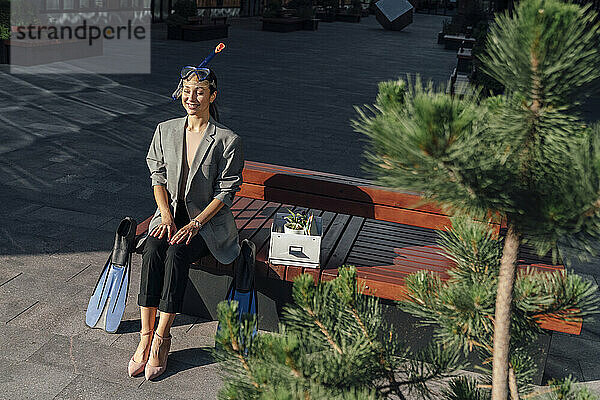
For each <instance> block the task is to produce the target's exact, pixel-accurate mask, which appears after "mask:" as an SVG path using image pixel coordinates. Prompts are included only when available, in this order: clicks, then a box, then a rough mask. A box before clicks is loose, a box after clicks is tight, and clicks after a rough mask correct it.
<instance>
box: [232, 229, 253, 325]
mask: <svg viewBox="0 0 600 400" xmlns="http://www.w3.org/2000/svg"><path fill="white" fill-rule="evenodd" d="M255 258H256V245H255V244H254V243H253V242H252V241H250V240H248V239H244V240H243V241H242V244H241V250H240V256H239V257H238V258H237V259H236V261H235V263H234V265H233V281H231V285H229V289H228V290H227V296H226V297H225V300H229V301H231V300H235V301H237V302H238V310H239V314H240V320H241V319H242V316H243V315H244V314H251V315H256V314H257V313H258V304H257V295H256V287H255V286H254V281H255V280H254V270H255V268H254V264H255ZM256 331H257V327H256V326H255V327H254V333H256Z"/></svg>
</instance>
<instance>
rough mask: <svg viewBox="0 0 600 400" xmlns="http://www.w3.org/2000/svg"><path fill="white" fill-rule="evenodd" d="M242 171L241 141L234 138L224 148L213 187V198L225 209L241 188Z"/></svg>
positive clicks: (229, 205) (242, 154)
mask: <svg viewBox="0 0 600 400" xmlns="http://www.w3.org/2000/svg"><path fill="white" fill-rule="evenodd" d="M243 169H244V152H243V149H242V140H241V139H240V137H239V136H236V137H235V138H234V139H233V140H232V141H231V142H230V143H229V144H227V145H226V146H225V149H224V151H223V157H222V158H221V160H220V161H219V172H218V175H217V179H216V181H215V186H214V198H215V199H219V200H221V201H222V202H223V203H224V204H225V205H226V206H227V207H231V205H232V204H233V197H234V196H235V193H236V192H238V191H239V190H240V187H241V186H242V171H243Z"/></svg>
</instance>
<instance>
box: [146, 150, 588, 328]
mask: <svg viewBox="0 0 600 400" xmlns="http://www.w3.org/2000/svg"><path fill="white" fill-rule="evenodd" d="M243 176H244V184H243V185H242V188H241V191H240V192H238V194H237V196H236V198H235V201H234V203H233V205H232V207H231V210H232V212H233V214H234V217H235V220H236V224H237V227H238V230H239V235H240V240H242V239H245V238H248V239H250V240H252V241H253V242H254V243H255V244H256V248H257V256H256V260H257V269H256V271H257V276H258V277H259V278H261V279H259V281H261V285H262V283H264V282H268V283H265V286H263V288H264V289H265V292H266V293H267V292H268V293H267V294H266V295H265V296H263V301H262V302H261V298H260V297H259V304H261V303H262V304H261V311H262V312H261V318H267V319H268V320H269V321H270V322H267V323H266V324H264V325H263V326H262V328H263V329H270V328H271V329H276V327H277V324H276V322H277V318H272V317H273V316H269V315H268V314H269V313H271V312H273V313H276V311H278V310H279V309H280V307H281V306H282V305H283V304H284V303H285V302H286V301H289V299H290V297H289V295H290V293H289V289H290V285H291V282H292V281H293V280H294V278H296V277H297V276H298V275H300V274H302V273H308V274H311V275H313V277H314V278H315V281H318V280H321V279H322V280H330V279H334V278H335V277H336V276H337V274H338V268H339V267H340V266H341V265H344V264H351V265H355V266H356V267H357V272H358V278H359V280H360V281H361V282H363V283H364V284H365V285H366V286H367V292H368V294H371V295H375V296H377V297H379V298H381V299H385V300H392V301H393V300H400V299H402V298H403V296H404V294H405V286H404V278H405V277H406V276H407V275H409V274H411V273H414V272H416V271H419V270H428V271H432V272H436V273H439V274H440V276H441V277H442V279H447V278H448V274H447V270H448V269H449V268H452V263H451V262H450V261H449V260H448V259H447V258H445V257H444V256H443V255H441V254H440V252H441V249H440V248H439V247H438V246H437V239H438V234H437V232H438V231H439V230H441V229H444V228H445V227H447V226H450V219H449V216H448V215H446V214H445V213H444V212H443V211H442V210H441V209H440V208H438V207H437V206H435V205H432V204H423V203H422V198H421V196H420V195H419V194H418V193H412V192H405V191H393V190H389V189H386V188H382V187H379V186H376V185H373V184H372V183H371V182H370V181H368V180H364V179H359V178H351V177H346V176H340V175H335V174H328V173H323V172H315V171H309V170H302V169H296V168H288V167H282V166H277V165H270V164H262V163H257V162H251V161H247V162H246V163H245V167H244V171H243ZM288 208H289V209H292V210H302V209H309V210H310V211H311V212H312V213H313V214H314V215H317V216H320V217H322V218H323V237H322V245H321V260H320V262H321V266H320V268H306V267H297V266H287V265H273V264H270V263H269V262H268V248H269V238H270V227H271V223H272V219H273V216H274V215H275V213H276V212H278V211H279V212H285V211H286V210H287V209H288ZM149 221H150V218H149V219H147V220H146V221H144V223H142V224H140V225H139V226H138V233H139V234H141V233H143V232H144V231H145V230H146V229H147V226H148V223H149ZM492 228H493V229H494V230H495V231H496V232H500V230H501V229H503V225H502V224H501V223H500V221H498V222H495V223H492ZM519 263H520V265H521V267H525V266H527V265H532V266H534V267H535V268H536V270H538V271H549V270H557V269H564V267H562V266H553V265H552V263H551V260H550V259H548V258H539V257H537V256H536V255H535V254H534V253H533V252H532V251H531V249H528V248H525V247H523V248H522V249H521V250H520V254H519ZM194 268H197V269H198V270H199V271H202V272H201V274H202V276H201V277H200V276H197V277H194V276H192V275H190V279H191V280H192V282H193V283H192V286H194V287H195V289H196V291H195V293H192V295H191V296H190V302H189V307H184V308H185V309H186V311H185V312H186V313H191V314H196V312H195V310H196V309H195V307H196V306H195V305H194V302H195V301H198V298H199V297H202V302H203V303H204V305H203V306H202V307H200V308H201V309H202V310H201V311H202V313H204V314H202V313H200V314H201V315H204V316H207V315H206V313H208V314H209V316H211V317H213V318H214V312H213V311H211V310H212V309H214V308H216V303H217V302H218V301H220V300H222V299H223V297H224V296H225V291H226V286H227V282H228V281H227V280H226V281H223V282H220V281H219V282H220V283H219V284H218V285H217V286H220V287H219V288H216V286H215V284H216V283H215V282H217V280H215V279H216V277H217V276H221V277H223V276H225V277H227V278H228V277H229V276H231V274H232V271H231V265H221V264H219V263H217V262H216V260H215V259H214V258H213V257H212V256H209V257H205V258H203V259H201V260H199V261H198V262H197V263H195V266H194ZM198 273H200V272H198ZM191 274H192V272H191ZM229 279H230V278H229ZM257 285H258V283H257ZM188 286H190V285H188ZM209 288H212V290H209ZM215 290H216V291H218V293H216V294H214V293H213V294H211V293H208V292H214V291H215ZM219 291H220V292H219ZM260 291H261V290H260V288H259V292H260ZM192 292H193V290H192ZM198 296H199V297H198ZM207 296H208V298H209V299H208V300H207ZM211 296H212V297H211ZM186 297H187V295H186ZM269 299H270V300H269ZM270 301H273V304H272V305H271V306H270V307H271V311H266V312H265V310H264V307H262V306H263V305H264V304H265V302H267V303H269V302H270ZM209 303H210V304H209ZM196 315H198V314H196ZM540 322H541V326H542V327H543V328H545V329H549V330H554V331H560V332H566V333H572V334H579V333H580V332H581V322H579V323H577V322H568V323H567V322H564V321H558V320H552V319H547V320H544V321H540Z"/></svg>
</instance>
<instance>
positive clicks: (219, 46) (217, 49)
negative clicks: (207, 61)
mask: <svg viewBox="0 0 600 400" xmlns="http://www.w3.org/2000/svg"><path fill="white" fill-rule="evenodd" d="M224 48H225V43H223V42H221V43H219V44H218V45H217V47H215V53H219V52H220V51H221V50H223V49H224Z"/></svg>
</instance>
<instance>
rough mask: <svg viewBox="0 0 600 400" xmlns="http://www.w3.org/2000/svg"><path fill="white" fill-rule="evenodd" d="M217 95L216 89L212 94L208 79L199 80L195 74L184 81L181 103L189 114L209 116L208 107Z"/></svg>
mask: <svg viewBox="0 0 600 400" xmlns="http://www.w3.org/2000/svg"><path fill="white" fill-rule="evenodd" d="M216 97H217V92H216V91H215V92H213V94H212V95H211V94H210V89H209V87H208V82H207V81H200V82H198V78H197V77H195V76H194V77H192V78H191V79H187V80H185V81H183V91H182V92H181V103H182V104H183V108H185V110H186V111H187V113H188V115H197V116H204V117H206V116H208V115H209V112H208V107H209V106H210V103H211V102H213V101H215V98H216Z"/></svg>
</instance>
